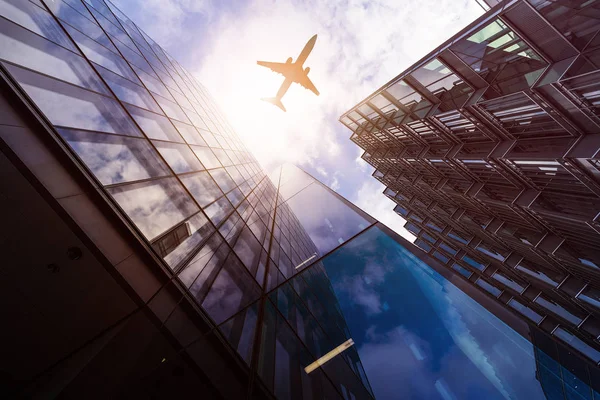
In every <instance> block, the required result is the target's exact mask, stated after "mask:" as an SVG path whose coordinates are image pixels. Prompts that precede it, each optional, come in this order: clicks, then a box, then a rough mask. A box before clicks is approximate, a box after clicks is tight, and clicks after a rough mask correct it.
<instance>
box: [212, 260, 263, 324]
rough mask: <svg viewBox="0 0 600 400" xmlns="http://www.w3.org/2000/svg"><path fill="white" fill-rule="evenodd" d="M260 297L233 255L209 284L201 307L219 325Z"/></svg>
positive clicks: (252, 280)
mask: <svg viewBox="0 0 600 400" xmlns="http://www.w3.org/2000/svg"><path fill="white" fill-rule="evenodd" d="M259 295H260V291H259V289H258V285H257V284H256V282H255V281H254V278H252V277H251V276H249V275H248V272H247V271H246V270H245V269H244V267H242V266H241V265H240V262H239V261H238V260H237V259H236V258H235V256H234V255H233V254H230V255H229V257H228V258H227V261H226V262H225V263H224V264H223V267H222V268H221V270H220V271H219V274H218V275H217V277H216V279H215V280H214V282H213V283H212V284H211V286H210V289H209V292H208V294H207V295H206V297H205V299H204V301H203V302H202V307H203V308H204V309H205V310H206V312H207V313H208V314H209V315H210V316H211V317H212V318H213V320H214V321H215V323H216V324H220V323H221V322H223V321H225V320H226V319H227V318H229V317H231V316H232V315H233V314H235V313H236V312H237V311H239V310H240V309H241V308H243V307H244V306H246V305H248V304H250V302H252V301H254V300H256V299H257V298H258V296H259Z"/></svg>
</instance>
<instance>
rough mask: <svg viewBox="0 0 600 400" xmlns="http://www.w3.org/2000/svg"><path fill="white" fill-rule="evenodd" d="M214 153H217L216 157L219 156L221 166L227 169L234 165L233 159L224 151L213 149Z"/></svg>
mask: <svg viewBox="0 0 600 400" xmlns="http://www.w3.org/2000/svg"><path fill="white" fill-rule="evenodd" d="M212 151H213V153H215V155H216V156H217V158H218V159H219V161H220V162H221V164H222V165H223V166H225V167H227V166H230V165H232V164H233V163H232V162H231V159H230V158H229V157H228V156H227V153H225V151H224V150H221V149H218V148H213V149H212Z"/></svg>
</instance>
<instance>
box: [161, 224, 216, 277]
mask: <svg viewBox="0 0 600 400" xmlns="http://www.w3.org/2000/svg"><path fill="white" fill-rule="evenodd" d="M183 227H184V228H185V229H184V233H185V234H184V235H180V236H178V237H177V238H176V240H174V241H173V240H171V241H169V243H168V244H169V246H167V245H166V243H165V242H166V241H165V239H166V238H161V239H160V240H159V241H157V242H155V243H153V247H154V248H157V247H158V248H161V250H162V251H159V254H161V255H162V256H163V257H164V259H165V261H166V262H167V264H169V266H170V267H171V268H175V267H176V266H178V265H179V264H181V262H182V261H183V260H185V258H186V257H187V256H188V255H189V254H190V253H191V252H193V251H194V250H195V249H196V248H198V246H199V245H200V244H201V243H202V242H203V241H204V239H206V238H207V237H208V236H209V235H210V234H212V232H213V231H214V227H213V226H212V224H211V223H210V222H208V219H207V218H206V217H205V216H204V214H202V213H197V214H196V215H194V216H193V217H191V218H190V219H189V220H187V221H185V222H184V223H183Z"/></svg>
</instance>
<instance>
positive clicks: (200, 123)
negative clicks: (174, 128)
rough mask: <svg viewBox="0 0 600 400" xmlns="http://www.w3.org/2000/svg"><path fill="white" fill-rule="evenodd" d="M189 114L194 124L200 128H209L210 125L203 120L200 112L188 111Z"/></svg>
mask: <svg viewBox="0 0 600 400" xmlns="http://www.w3.org/2000/svg"><path fill="white" fill-rule="evenodd" d="M187 115H188V117H189V118H190V120H191V121H192V123H193V124H194V126H196V127H198V128H200V129H204V130H208V126H206V124H205V123H204V121H202V118H200V116H199V115H198V114H196V113H195V112H191V111H190V112H188V113H187Z"/></svg>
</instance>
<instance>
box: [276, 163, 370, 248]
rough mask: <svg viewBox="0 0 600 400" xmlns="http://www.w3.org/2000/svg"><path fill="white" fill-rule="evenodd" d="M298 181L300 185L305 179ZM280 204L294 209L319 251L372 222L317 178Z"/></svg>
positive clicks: (330, 246)
mask: <svg viewBox="0 0 600 400" xmlns="http://www.w3.org/2000/svg"><path fill="white" fill-rule="evenodd" d="M293 168H295V167H293ZM285 172H286V169H284V173H285ZM311 179H312V178H311ZM282 180H283V178H282ZM299 183H301V184H302V185H304V184H305V183H306V182H304V181H302V182H299ZM292 192H293V190H292ZM284 204H287V205H288V206H289V207H290V209H291V210H292V211H293V212H294V214H295V215H296V217H297V218H298V220H299V221H300V223H301V225H302V226H303V227H304V229H305V230H306V232H307V233H308V236H309V237H310V238H311V239H312V241H313V242H314V243H315V244H316V246H317V248H318V249H319V252H320V254H324V253H326V252H327V251H329V250H331V249H333V248H334V247H336V246H338V245H340V244H341V243H343V242H344V241H346V240H348V239H349V238H350V237H352V236H354V235H355V234H357V233H358V232H360V231H361V230H363V229H365V228H367V227H368V226H369V225H370V224H371V222H373V221H372V220H371V218H370V217H368V216H367V215H366V214H363V213H362V212H361V211H359V210H355V209H352V208H350V207H349V206H348V205H347V204H345V203H344V202H343V201H342V200H341V199H340V198H338V197H337V196H336V195H335V194H333V192H331V191H330V190H329V189H328V188H326V187H324V186H322V185H321V184H320V183H318V182H315V183H313V184H312V185H309V186H308V187H306V188H304V189H303V190H302V191H300V192H299V193H297V194H296V195H295V196H293V197H292V198H290V199H289V200H288V201H287V202H286V203H284ZM280 208H281V206H280Z"/></svg>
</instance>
